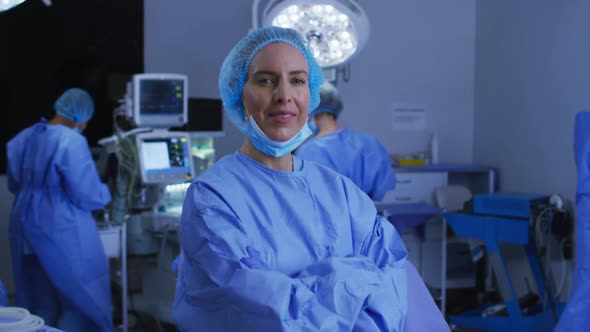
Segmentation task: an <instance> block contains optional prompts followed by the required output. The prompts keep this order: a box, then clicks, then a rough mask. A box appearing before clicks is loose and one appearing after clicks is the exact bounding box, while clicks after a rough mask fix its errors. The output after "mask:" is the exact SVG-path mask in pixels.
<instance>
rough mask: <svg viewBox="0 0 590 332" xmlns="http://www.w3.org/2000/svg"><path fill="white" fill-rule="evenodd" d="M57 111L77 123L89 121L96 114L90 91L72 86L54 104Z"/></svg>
mask: <svg viewBox="0 0 590 332" xmlns="http://www.w3.org/2000/svg"><path fill="white" fill-rule="evenodd" d="M53 108H54V109H55V113H57V114H59V115H61V116H63V117H66V118H68V119H70V120H72V121H74V122H76V123H81V122H85V121H88V120H90V119H91V118H92V115H93V114H94V102H93V101H92V97H91V96H90V94H88V92H86V91H84V90H82V89H78V88H72V89H68V90H66V92H64V93H63V94H62V95H61V96H60V97H59V98H58V99H57V100H56V101H55V104H54V105H53Z"/></svg>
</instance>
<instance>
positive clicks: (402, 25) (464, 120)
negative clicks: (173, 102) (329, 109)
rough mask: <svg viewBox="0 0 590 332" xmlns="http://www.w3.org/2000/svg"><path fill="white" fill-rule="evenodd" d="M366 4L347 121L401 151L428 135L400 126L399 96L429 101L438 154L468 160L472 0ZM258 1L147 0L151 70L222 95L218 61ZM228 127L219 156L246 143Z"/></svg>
mask: <svg viewBox="0 0 590 332" xmlns="http://www.w3.org/2000/svg"><path fill="white" fill-rule="evenodd" d="M360 3H361V4H362V6H363V8H364V9H365V11H366V12H367V15H368V16H369V19H370V22H371V37H370V40H369V43H368V44H367V47H366V48H365V49H364V50H363V51H362V53H361V54H360V55H359V57H358V58H356V59H355V60H354V61H353V62H352V65H351V74H352V76H351V80H350V81H349V82H348V83H344V82H339V83H338V86H339V88H340V89H341V91H342V95H343V99H344V104H345V109H344V112H343V113H342V124H343V125H344V126H347V127H350V128H353V129H358V130H362V131H366V132H370V133H372V134H374V135H376V136H377V137H379V138H380V139H381V140H382V141H383V143H384V144H385V145H386V146H387V147H388V148H389V149H390V150H391V152H404V151H405V150H411V149H412V148H413V147H414V146H415V145H416V142H420V144H426V142H427V139H425V135H423V134H418V135H400V134H393V133H392V130H391V127H392V124H391V122H392V121H391V119H392V114H391V109H392V104H393V103H394V102H404V103H412V104H421V105H426V106H427V110H428V111H429V114H428V116H429V121H428V122H429V130H436V131H437V132H439V133H440V155H441V158H440V159H441V161H443V162H466V163H469V162H471V161H472V153H473V88H474V87H473V84H474V83H473V79H474V45H475V40H474V38H475V2H474V1H472V0H445V1H438V0H437V1H434V0H412V1H360ZM251 4H252V2H251V1H232V0H217V1H206V2H205V1H191V0H179V1H175V2H174V5H170V4H169V3H166V2H162V1H156V0H146V1H145V37H144V38H145V70H146V72H149V71H152V72H155V71H170V72H180V73H186V74H188V75H189V82H190V83H189V84H190V94H191V96H196V97H212V98H218V96H219V94H218V90H217V78H218V73H219V68H220V67H221V63H222V62H223V59H224V58H225V56H226V55H227V53H228V52H229V50H230V49H231V47H232V46H233V45H234V44H235V43H236V42H237V41H238V40H239V39H240V38H241V37H243V36H244V35H245V34H246V33H247V32H248V30H249V29H250V28H251ZM227 8H231V9H227ZM224 125H225V131H226V137H224V138H221V139H217V140H216V147H217V149H218V156H221V155H225V154H227V153H231V152H233V151H235V150H236V149H237V148H238V147H239V146H240V145H241V143H242V142H243V135H242V134H241V133H240V132H239V131H237V130H236V129H235V128H233V126H232V125H231V124H230V123H229V121H227V119H226V121H225V123H224ZM422 148H423V147H422ZM410 152H414V151H410Z"/></svg>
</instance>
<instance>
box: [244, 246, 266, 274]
mask: <svg viewBox="0 0 590 332" xmlns="http://www.w3.org/2000/svg"><path fill="white" fill-rule="evenodd" d="M246 251H247V252H248V255H249V256H248V257H244V258H242V259H240V262H242V263H244V265H246V266H247V267H249V268H251V269H253V270H269V268H268V267H267V266H266V264H264V263H263V262H262V258H261V257H260V252H258V250H256V249H254V248H252V247H250V246H248V247H246Z"/></svg>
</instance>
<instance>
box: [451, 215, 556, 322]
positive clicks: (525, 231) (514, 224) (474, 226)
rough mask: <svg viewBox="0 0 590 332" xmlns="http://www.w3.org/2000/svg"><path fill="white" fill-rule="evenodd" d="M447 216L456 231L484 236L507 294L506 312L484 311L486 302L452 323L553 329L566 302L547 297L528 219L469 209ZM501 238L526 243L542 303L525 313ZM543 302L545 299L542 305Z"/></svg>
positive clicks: (504, 292)
mask: <svg viewBox="0 0 590 332" xmlns="http://www.w3.org/2000/svg"><path fill="white" fill-rule="evenodd" d="M444 218H445V219H446V221H447V223H448V224H449V225H450V226H451V228H452V229H453V231H454V232H455V234H457V236H461V237H469V238H476V239H481V240H484V242H485V246H486V250H487V254H488V259H489V261H490V264H492V266H493V267H494V268H495V271H496V274H495V275H496V278H497V281H498V285H499V287H504V288H506V289H504V291H503V292H501V293H502V294H509V296H506V298H504V305H505V306H506V310H507V312H508V314H507V315H498V316H489V315H487V316H486V315H484V312H485V311H486V309H488V308H489V307H491V306H490V305H485V306H483V307H481V308H478V309H475V310H471V311H468V312H465V313H462V314H459V315H451V316H450V318H449V320H450V323H451V325H457V326H462V327H469V328H475V329H479V330H483V331H493V332H496V331H498V332H500V331H535V332H536V331H553V329H554V327H555V324H556V323H557V319H558V317H559V315H560V314H561V312H562V310H563V307H564V305H563V304H561V303H557V302H556V301H555V299H553V298H547V296H548V293H547V292H546V288H545V287H546V286H545V283H544V281H543V275H542V273H541V266H540V264H539V261H538V257H537V255H536V249H535V243H534V240H533V239H532V238H531V235H530V232H529V221H528V220H525V219H520V220H519V219H508V218H501V217H491V216H481V215H474V214H467V213H445V214H444ZM499 242H505V243H514V244H519V245H523V246H525V248H526V254H527V258H528V262H529V264H530V267H531V270H532V272H533V275H534V277H535V282H536V284H537V289H538V291H539V295H540V297H541V301H540V302H541V304H537V305H534V306H531V307H528V308H527V309H528V312H527V314H526V315H523V313H522V311H521V308H520V305H519V303H518V296H517V295H516V292H515V290H514V286H513V284H512V281H511V280H510V275H509V274H508V267H507V266H506V263H505V262H504V258H503V256H502V253H501V251H500V248H499V246H498V243H499ZM543 303H546V305H545V308H543Z"/></svg>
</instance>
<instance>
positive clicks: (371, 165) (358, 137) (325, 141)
mask: <svg viewBox="0 0 590 332" xmlns="http://www.w3.org/2000/svg"><path fill="white" fill-rule="evenodd" d="M296 154H297V156H298V157H299V158H301V159H304V160H313V161H315V162H318V163H320V164H322V165H325V166H328V167H330V168H331V169H333V170H335V171H336V172H338V173H340V174H342V175H344V176H346V177H348V178H349V179H351V180H352V181H353V182H354V183H355V184H356V185H357V186H358V187H359V188H361V190H362V191H364V192H365V193H366V194H367V195H369V197H370V198H371V199H372V200H374V201H380V200H382V199H383V197H384V196H385V193H386V192H388V191H390V190H392V189H393V188H394V187H395V173H394V171H393V168H392V166H391V158H390V156H389V153H388V152H387V150H386V149H385V147H384V146H383V145H382V144H381V142H379V141H378V140H377V139H376V138H375V137H373V136H371V135H368V134H365V133H362V132H358V131H354V130H350V129H340V130H337V131H335V132H333V133H330V134H327V135H323V136H319V137H315V138H312V139H310V140H308V141H307V142H306V143H304V144H303V145H302V146H301V147H299V149H297V152H296Z"/></svg>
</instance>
